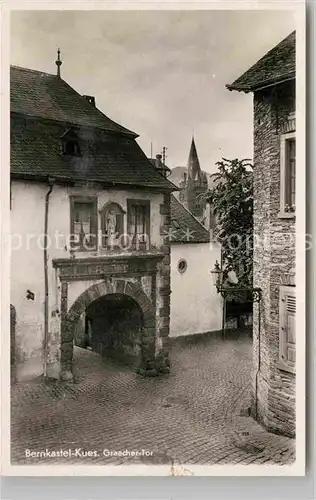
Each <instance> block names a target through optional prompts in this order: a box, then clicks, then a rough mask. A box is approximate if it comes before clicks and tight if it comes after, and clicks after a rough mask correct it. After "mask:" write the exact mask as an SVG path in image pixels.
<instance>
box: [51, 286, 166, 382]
mask: <svg viewBox="0 0 316 500" xmlns="http://www.w3.org/2000/svg"><path fill="white" fill-rule="evenodd" d="M110 294H122V295H126V296H128V297H130V298H131V299H133V300H134V301H135V302H136V303H137V305H138V307H139V308H140V310H141V312H142V318H143V333H142V339H141V355H140V362H139V366H138V367H137V371H139V372H140V373H143V374H145V373H146V374H149V375H154V374H155V373H154V372H155V336H156V314H155V308H154V307H153V305H152V303H151V301H150V300H149V298H148V297H147V295H146V293H145V292H144V290H143V289H142V287H141V285H140V283H138V282H137V281H131V280H124V279H113V278H112V279H111V278H108V279H107V280H105V281H102V282H99V283H97V284H95V285H92V286H91V287H89V288H88V289H87V290H85V291H84V292H83V293H82V294H81V295H80V296H79V297H78V298H77V299H76V300H75V302H74V303H73V305H72V306H71V307H70V309H69V311H68V313H67V314H66V316H65V318H64V319H63V321H62V323H61V359H60V361H61V378H62V379H64V380H71V379H72V368H73V342H74V333H75V328H76V324H77V321H79V319H80V316H81V315H82V314H83V313H84V312H85V311H86V309H87V308H88V307H89V306H90V305H91V304H92V303H93V302H94V301H96V300H97V299H100V298H101V297H105V296H106V295H110Z"/></svg>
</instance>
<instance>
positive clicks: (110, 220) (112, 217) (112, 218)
mask: <svg viewBox="0 0 316 500" xmlns="http://www.w3.org/2000/svg"><path fill="white" fill-rule="evenodd" d="M116 216H117V214H116V213H115V212H114V211H113V210H110V211H109V212H108V214H107V228H106V229H107V231H106V232H107V236H108V238H114V236H115V232H116Z"/></svg>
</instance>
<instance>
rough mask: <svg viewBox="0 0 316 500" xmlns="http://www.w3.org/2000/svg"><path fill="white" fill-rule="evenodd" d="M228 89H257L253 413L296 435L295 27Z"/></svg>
mask: <svg viewBox="0 0 316 500" xmlns="http://www.w3.org/2000/svg"><path fill="white" fill-rule="evenodd" d="M227 87H228V89H229V90H237V91H242V92H252V93H253V106H254V287H259V288H261V290H262V300H261V303H260V305H258V304H255V309H254V329H253V355H254V368H253V402H252V414H253V415H254V416H255V417H256V418H257V419H258V420H259V421H260V422H262V423H263V424H264V425H265V426H266V427H267V428H268V429H269V430H271V431H273V432H278V433H282V434H286V435H289V436H294V435H295V309H296V298H295V175H296V174H295V130H296V125H295V32H294V33H292V34H290V35H289V36H288V37H287V38H286V39H284V40H283V41H281V43H279V44H278V45H277V46H276V47H274V48H273V49H272V50H271V51H270V52H268V53H267V54H266V55H265V56H264V57H263V58H262V59H260V61H258V62H257V63H256V64H255V65H254V66H252V67H251V68H250V69H249V70H248V71H247V72H246V73H244V74H243V75H242V76H241V77H240V78H238V79H237V80H236V81H235V82H234V83H233V84H231V85H228V86H227Z"/></svg>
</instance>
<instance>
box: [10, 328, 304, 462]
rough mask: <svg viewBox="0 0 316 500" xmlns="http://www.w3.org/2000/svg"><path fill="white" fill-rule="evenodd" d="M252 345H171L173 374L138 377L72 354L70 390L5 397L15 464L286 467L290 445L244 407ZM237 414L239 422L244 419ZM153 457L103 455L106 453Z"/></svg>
mask: <svg viewBox="0 0 316 500" xmlns="http://www.w3.org/2000/svg"><path fill="white" fill-rule="evenodd" d="M251 355H252V352H251V338H250V337H249V335H247V334H240V335H238V336H236V335H235V337H230V338H228V339H226V340H225V341H224V342H223V341H222V340H221V339H220V338H211V339H208V340H207V341H206V342H205V341H203V342H201V341H200V342H196V343H194V344H191V345H189V344H181V343H175V344H174V346H173V348H172V352H171V372H170V374H169V375H164V376H161V377H158V378H143V377H141V376H139V375H137V374H135V373H133V372H132V371H130V370H129V369H128V368H125V367H121V366H118V365H117V364H114V363H112V362H110V361H108V360H105V359H102V358H101V357H100V356H99V355H97V354H95V353H92V352H90V351H86V350H83V349H79V348H76V354H75V375H76V383H75V384H67V383H57V382H55V383H49V384H44V383H42V382H32V383H19V384H15V385H14V386H13V388H12V404H11V411H12V413H11V422H12V429H11V441H12V463H13V464H28V465H30V464H35V463H42V464H44V463H45V464H53V463H58V464H59V465H60V464H61V463H65V464H74V463H77V464H79V463H80V464H81V465H84V464H86V463H89V464H95V465H101V464H123V463H126V462H128V463H131V462H132V463H143V464H146V463H147V464H155V465H156V464H171V463H173V461H177V462H178V463H182V464H188V463H192V464H205V465H206V464H210V465H211V464H237V463H238V464H270V465H271V464H289V463H291V462H293V460H294V455H295V441H294V440H293V439H289V438H286V437H282V436H277V435H274V434H271V433H268V432H267V431H266V430H264V429H263V428H262V427H261V426H260V425H258V424H257V423H256V422H255V421H253V420H252V419H251V418H250V417H248V416H245V410H246V409H247V408H248V407H249V404H250V370H251ZM242 415H243V416H242ZM76 448H81V452H84V450H86V451H88V450H90V451H91V450H95V451H96V452H97V453H96V455H97V456H93V457H90V458H89V457H87V458H83V457H82V456H81V457H80V456H72V457H70V458H58V459H56V458H51V457H46V458H26V456H25V450H26V449H29V450H31V451H44V450H45V449H49V450H60V449H63V450H68V449H71V450H72V451H73V452H74V451H75V450H76ZM104 449H106V450H112V451H120V450H121V451H123V450H130V451H136V450H147V451H151V452H153V453H152V455H150V456H145V455H144V456H142V455H141V456H137V457H118V456H105V455H104V453H103V450H104Z"/></svg>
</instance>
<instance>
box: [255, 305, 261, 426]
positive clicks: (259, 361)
mask: <svg viewBox="0 0 316 500" xmlns="http://www.w3.org/2000/svg"><path fill="white" fill-rule="evenodd" d="M258 323H259V325H258V364H257V372H256V379H255V383H256V386H255V414H256V420H257V419H258V378H259V373H260V370H261V335H260V334H261V301H260V302H259V303H258Z"/></svg>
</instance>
